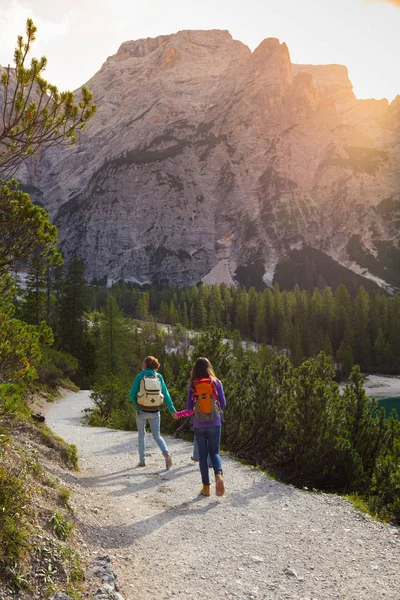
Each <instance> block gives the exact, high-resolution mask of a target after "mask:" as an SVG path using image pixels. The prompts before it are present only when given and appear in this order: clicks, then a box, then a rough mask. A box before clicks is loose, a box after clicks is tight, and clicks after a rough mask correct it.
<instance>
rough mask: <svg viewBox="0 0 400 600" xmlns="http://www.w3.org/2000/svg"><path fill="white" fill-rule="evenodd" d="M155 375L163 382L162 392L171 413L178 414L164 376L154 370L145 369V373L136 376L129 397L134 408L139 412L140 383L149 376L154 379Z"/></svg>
mask: <svg viewBox="0 0 400 600" xmlns="http://www.w3.org/2000/svg"><path fill="white" fill-rule="evenodd" d="M154 375H157V377H158V378H159V379H160V381H161V391H162V393H163V395H164V401H165V404H166V405H167V408H168V410H169V412H170V413H174V412H176V409H175V406H174V404H173V402H172V399H171V396H170V395H169V391H168V390H167V386H166V385H165V381H164V378H163V376H162V375H161V374H160V373H157V372H156V371H154V369H143V371H142V372H141V373H139V374H138V375H136V377H135V379H134V381H133V385H132V388H131V391H130V392H129V396H130V398H131V400H132V402H133V406H134V407H135V410H139V408H138V403H137V395H138V391H139V388H140V382H141V381H142V379H143V377H149V376H153V377H154Z"/></svg>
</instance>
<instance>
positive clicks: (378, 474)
mask: <svg viewBox="0 0 400 600" xmlns="http://www.w3.org/2000/svg"><path fill="white" fill-rule="evenodd" d="M368 504H369V506H370V507H371V509H372V510H373V511H374V512H376V513H377V514H378V515H379V516H380V517H381V518H383V519H384V520H392V519H393V520H394V521H395V522H396V523H399V524H400V440H395V442H394V448H393V452H390V453H388V454H386V455H384V456H380V457H379V458H378V459H377V461H376V466H375V470H374V473H373V477H372V486H371V494H370V496H369V497H368Z"/></svg>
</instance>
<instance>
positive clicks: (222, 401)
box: [215, 379, 226, 408]
mask: <svg viewBox="0 0 400 600" xmlns="http://www.w3.org/2000/svg"><path fill="white" fill-rule="evenodd" d="M215 388H216V390H217V394H218V404H219V405H220V407H221V408H225V407H226V398H225V394H224V388H223V385H222V383H221V382H220V380H219V379H217V381H216V382H215Z"/></svg>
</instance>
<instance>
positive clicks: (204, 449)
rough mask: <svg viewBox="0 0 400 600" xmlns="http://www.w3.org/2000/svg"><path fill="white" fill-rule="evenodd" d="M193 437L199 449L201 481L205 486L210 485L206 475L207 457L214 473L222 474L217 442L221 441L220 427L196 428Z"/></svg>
mask: <svg viewBox="0 0 400 600" xmlns="http://www.w3.org/2000/svg"><path fill="white" fill-rule="evenodd" d="M194 435H195V438H196V441H197V445H198V447H199V463H200V473H201V480H202V482H203V483H205V484H209V483H210V477H209V474H208V460H207V458H208V455H210V459H211V462H212V466H213V469H214V473H215V474H217V473H222V463H221V457H220V455H219V442H220V439H221V426H220V425H216V426H214V427H196V428H195V429H194Z"/></svg>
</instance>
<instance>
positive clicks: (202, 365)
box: [189, 356, 217, 385]
mask: <svg viewBox="0 0 400 600" xmlns="http://www.w3.org/2000/svg"><path fill="white" fill-rule="evenodd" d="M204 378H208V379H211V380H212V381H216V380H217V377H216V375H215V373H214V369H213V366H212V364H211V363H210V361H209V360H208V358H204V357H203V356H201V357H200V358H198V359H197V360H196V362H195V363H194V367H193V369H192V372H191V374H190V380H189V385H192V383H193V381H194V380H195V379H204Z"/></svg>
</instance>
